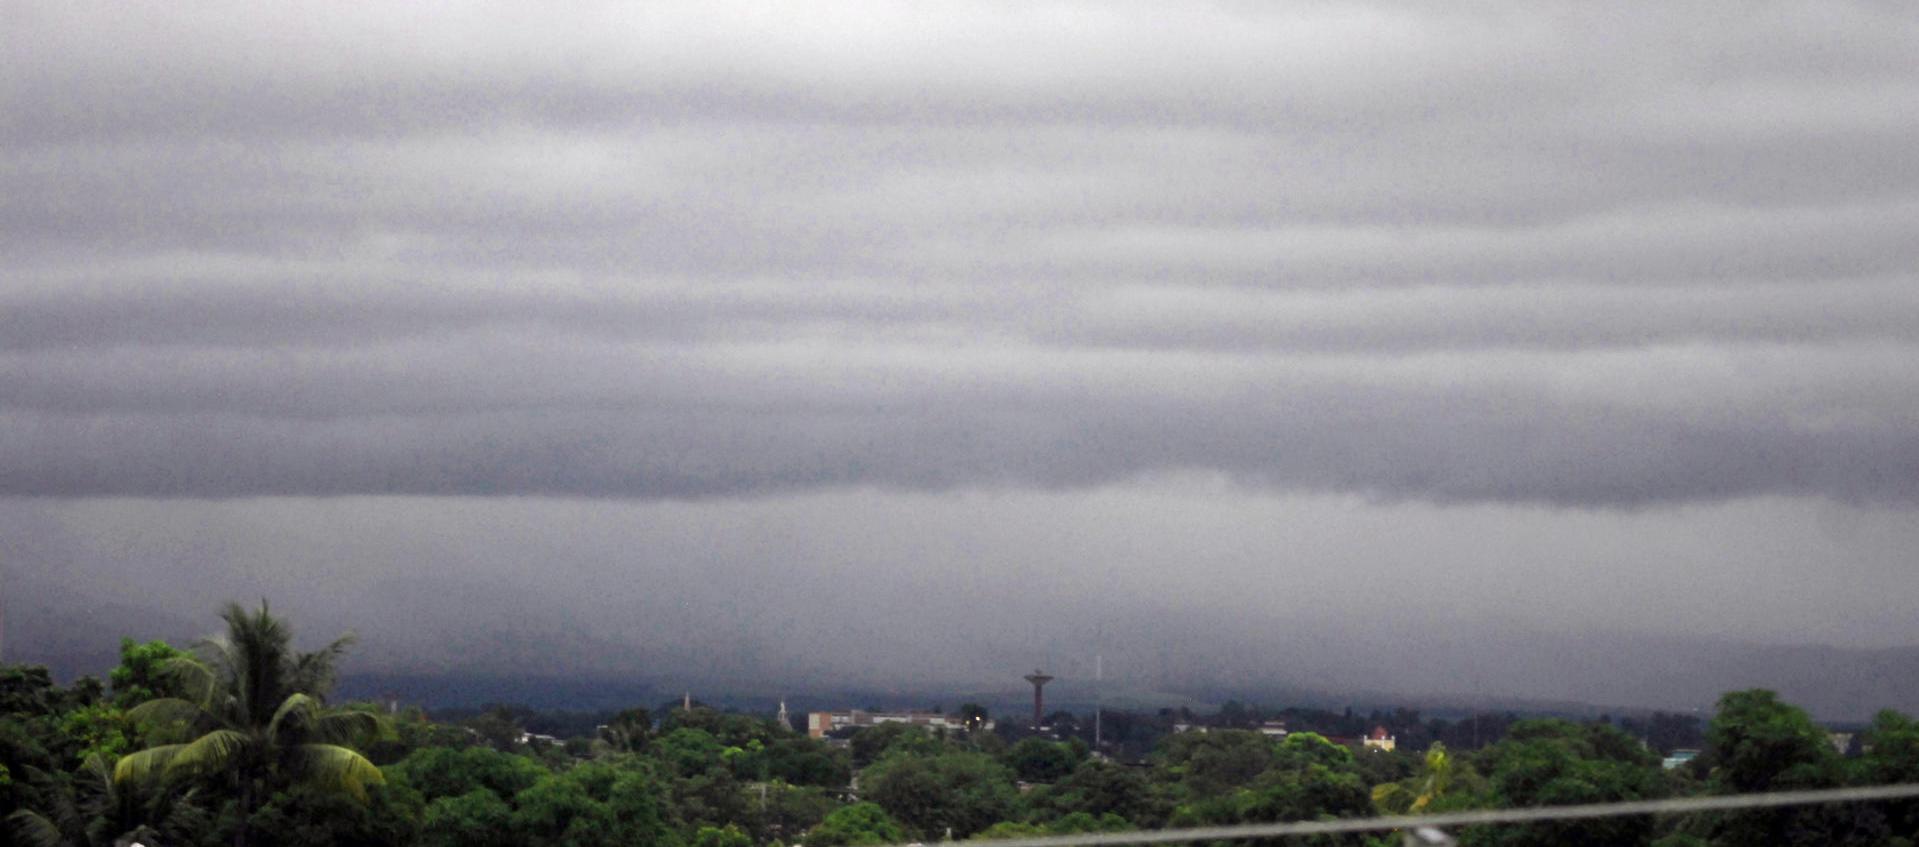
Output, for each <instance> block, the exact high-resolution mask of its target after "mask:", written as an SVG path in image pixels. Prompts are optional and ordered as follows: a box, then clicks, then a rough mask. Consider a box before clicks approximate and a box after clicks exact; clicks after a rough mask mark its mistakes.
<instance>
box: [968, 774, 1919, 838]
mask: <svg viewBox="0 0 1919 847" xmlns="http://www.w3.org/2000/svg"><path fill="white" fill-rule="evenodd" d="M1912 797H1919V784H1913V785H1874V786H1867V787H1861V788H1829V789H1821V790H1818V791H1779V792H1774V793H1770V794H1733V795H1727V796H1720V797H1681V798H1673V799H1668V800H1634V801H1630V802H1625V803H1591V804H1586V805H1579V806H1534V807H1529V808H1522V809H1485V810H1478V811H1471V812H1447V813H1444V814H1437V815H1392V816H1388V817H1379V818H1347V819H1343V820H1329V821H1293V822H1290V823H1255V824H1241V825H1239V826H1202V827H1194V828H1191V829H1157V830H1135V831H1132V832H1087V833H1081V834H1078V835H1053V836H1047V837H1045V838H1007V839H994V840H992V841H981V842H979V843H980V844H981V845H982V847H1089V845H1094V844H1176V843H1181V842H1187V841H1214V840H1223V839H1229V838H1279V837H1285V836H1292V835H1326V834H1330V833H1341V832H1378V831H1380V830H1386V829H1407V828H1411V827H1437V828H1448V827H1459V826H1472V825H1475V824H1489V823H1533V822H1537V821H1559V820H1576V819H1581V818H1612V817H1623V816H1626V815H1673V814H1685V813H1688V812H1712V811H1725V810H1729V809H1761V808H1768V807H1773V806H1807V805H1813V804H1816V803H1857V802H1862V801H1867V800H1900V799H1905V798H1912Z"/></svg>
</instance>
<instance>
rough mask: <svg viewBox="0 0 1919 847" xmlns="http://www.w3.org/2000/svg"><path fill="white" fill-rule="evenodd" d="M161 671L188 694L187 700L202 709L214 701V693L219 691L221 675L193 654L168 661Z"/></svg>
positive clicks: (161, 667) (182, 655) (175, 657)
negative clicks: (197, 704)
mask: <svg viewBox="0 0 1919 847" xmlns="http://www.w3.org/2000/svg"><path fill="white" fill-rule="evenodd" d="M160 670H161V672H162V673H164V674H166V675H167V676H168V677H169V678H171V679H172V680H173V682H174V683H176V684H177V685H179V686H180V690H181V691H182V692H184V693H185V694H186V699H189V700H192V701H193V702H195V703H199V704H200V705H201V706H202V707H204V706H206V705H207V704H208V703H209V702H210V701H211V700H212V698H213V695H214V692H216V691H217V690H219V686H220V677H219V674H217V673H215V672H214V670H213V668H212V667H211V666H209V665H208V664H207V663H206V662H203V661H201V660H200V658H199V657H198V656H194V655H191V654H181V655H178V656H174V657H173V658H171V659H168V660H166V663H165V664H163V665H161V666H160Z"/></svg>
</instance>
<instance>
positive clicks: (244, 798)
mask: <svg viewBox="0 0 1919 847" xmlns="http://www.w3.org/2000/svg"><path fill="white" fill-rule="evenodd" d="M252 820H253V780H251V779H243V780H241V782H240V825H239V826H237V827H234V828H233V847H247V824H248V823H250V822H251V821H252Z"/></svg>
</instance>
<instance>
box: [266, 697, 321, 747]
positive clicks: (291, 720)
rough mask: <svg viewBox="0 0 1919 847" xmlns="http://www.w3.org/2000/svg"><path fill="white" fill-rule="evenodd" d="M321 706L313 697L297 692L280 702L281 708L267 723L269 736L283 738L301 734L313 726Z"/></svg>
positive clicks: (274, 711) (274, 712) (276, 710)
mask: <svg viewBox="0 0 1919 847" xmlns="http://www.w3.org/2000/svg"><path fill="white" fill-rule="evenodd" d="M319 710H320V704H319V703H318V702H316V701H315V700H314V699H313V698H312V697H309V696H307V695H305V694H301V693H298V692H295V693H293V694H289V695H287V698H286V699H285V700H282V701H280V708H278V709H274V710H273V718H272V720H269V721H267V736H268V737H270V738H282V737H284V735H285V734H289V733H300V732H301V731H303V730H306V729H308V728H310V727H312V726H313V720H314V718H315V717H317V713H318V712H319Z"/></svg>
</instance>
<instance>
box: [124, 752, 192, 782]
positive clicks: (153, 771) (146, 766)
mask: <svg viewBox="0 0 1919 847" xmlns="http://www.w3.org/2000/svg"><path fill="white" fill-rule="evenodd" d="M186 746H187V745H185V744H162V745H160V746H158V747H148V748H147V749H145V750H141V751H140V752H138V753H128V754H127V755H125V756H121V757H120V761H118V762H115V763H114V765H113V781H114V782H117V783H125V782H153V781H156V780H158V779H160V778H161V777H163V776H165V775H166V773H167V770H168V769H169V766H170V765H171V764H172V763H173V758H174V757H175V756H177V755H179V754H180V751H181V750H182V749H184V748H185V747H186Z"/></svg>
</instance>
